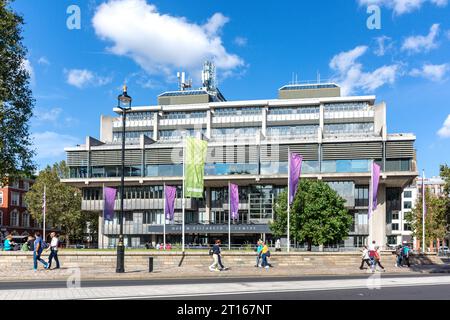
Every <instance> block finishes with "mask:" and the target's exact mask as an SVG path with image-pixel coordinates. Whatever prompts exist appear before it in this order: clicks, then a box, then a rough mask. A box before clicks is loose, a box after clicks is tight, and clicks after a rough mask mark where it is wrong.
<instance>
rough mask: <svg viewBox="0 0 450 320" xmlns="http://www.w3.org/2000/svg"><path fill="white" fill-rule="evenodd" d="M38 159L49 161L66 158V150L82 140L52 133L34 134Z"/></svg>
mask: <svg viewBox="0 0 450 320" xmlns="http://www.w3.org/2000/svg"><path fill="white" fill-rule="evenodd" d="M32 139H33V140H34V144H35V146H36V151H37V152H36V154H37V158H38V159H49V158H56V157H62V156H64V148H65V147H69V146H74V145H76V144H79V143H80V142H81V141H80V140H81V139H78V138H76V137H73V136H70V135H65V134H59V133H56V132H52V131H46V132H39V133H34V134H33V135H32Z"/></svg>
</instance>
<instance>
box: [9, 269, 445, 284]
mask: <svg viewBox="0 0 450 320" xmlns="http://www.w3.org/2000/svg"><path fill="white" fill-rule="evenodd" d="M385 267H386V272H384V274H396V275H401V274H411V275H414V274H415V275H420V274H429V273H450V265H447V264H442V265H417V266H411V268H407V267H402V268H396V267H394V266H387V265H385ZM125 270H126V272H125V273H121V274H118V273H116V271H115V269H114V268H95V267H80V268H73V267H71V268H67V267H64V265H62V268H61V269H52V270H44V269H43V268H42V266H39V269H38V271H33V270H32V269H31V268H30V269H29V270H15V269H12V268H11V269H2V270H0V284H1V282H4V281H6V282H8V281H11V280H14V281H29V280H35V281H39V280H41V281H42V280H64V281H66V280H67V281H75V280H74V279H77V281H87V280H108V279H111V280H146V279H205V278H206V279H220V278H260V277H300V276H330V275H366V274H370V273H371V272H370V270H368V269H365V270H359V266H339V267H335V268H333V269H326V268H323V267H321V266H320V265H318V266H314V267H309V266H308V267H301V266H292V267H285V266H280V267H277V266H274V267H273V268H270V269H264V268H255V267H254V266H249V267H235V268H230V269H229V270H227V271H221V272H211V271H209V269H208V268H207V267H206V268H198V267H190V266H181V267H167V268H165V269H155V270H154V271H153V272H151V273H150V272H148V270H144V269H127V268H126V266H125ZM377 272H379V271H377Z"/></svg>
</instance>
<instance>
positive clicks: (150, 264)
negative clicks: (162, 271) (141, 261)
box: [148, 257, 153, 272]
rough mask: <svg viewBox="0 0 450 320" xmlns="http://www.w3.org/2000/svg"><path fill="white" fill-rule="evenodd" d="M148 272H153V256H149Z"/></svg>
mask: <svg viewBox="0 0 450 320" xmlns="http://www.w3.org/2000/svg"><path fill="white" fill-rule="evenodd" d="M148 272H153V257H150V258H148Z"/></svg>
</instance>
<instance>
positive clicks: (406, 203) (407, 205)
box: [403, 201, 412, 209]
mask: <svg viewBox="0 0 450 320" xmlns="http://www.w3.org/2000/svg"><path fill="white" fill-rule="evenodd" d="M411 207H412V202H411V201H405V202H403V209H411Z"/></svg>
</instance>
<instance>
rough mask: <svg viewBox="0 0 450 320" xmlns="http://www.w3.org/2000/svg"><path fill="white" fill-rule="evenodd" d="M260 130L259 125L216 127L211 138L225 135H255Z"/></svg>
mask: <svg viewBox="0 0 450 320" xmlns="http://www.w3.org/2000/svg"><path fill="white" fill-rule="evenodd" d="M259 131H260V128H259V127H240V128H216V129H212V130H211V138H218V137H221V136H225V137H254V136H256V134H257V133H258V132H259Z"/></svg>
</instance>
